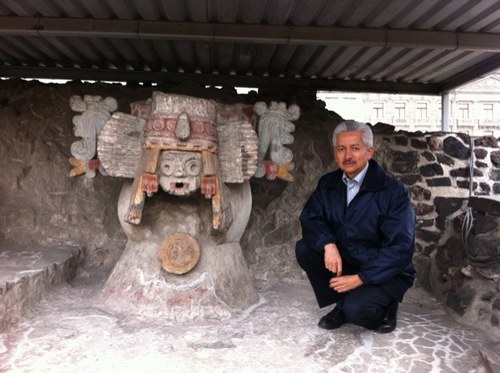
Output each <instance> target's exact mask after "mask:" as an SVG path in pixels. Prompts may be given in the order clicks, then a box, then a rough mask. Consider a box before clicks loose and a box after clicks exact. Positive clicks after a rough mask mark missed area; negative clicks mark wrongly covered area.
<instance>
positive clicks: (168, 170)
mask: <svg viewBox="0 0 500 373" xmlns="http://www.w3.org/2000/svg"><path fill="white" fill-rule="evenodd" d="M172 172H174V167H173V166H172V164H171V163H170V162H163V163H162V165H161V173H162V174H164V175H172Z"/></svg>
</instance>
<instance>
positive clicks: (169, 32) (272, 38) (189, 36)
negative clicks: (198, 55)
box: [0, 17, 500, 52]
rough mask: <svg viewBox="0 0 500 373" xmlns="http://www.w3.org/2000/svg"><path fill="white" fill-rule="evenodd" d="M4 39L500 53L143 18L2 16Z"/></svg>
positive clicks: (395, 37) (422, 40) (358, 31)
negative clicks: (98, 39) (96, 39)
mask: <svg viewBox="0 0 500 373" xmlns="http://www.w3.org/2000/svg"><path fill="white" fill-rule="evenodd" d="M0 35H24V36H28V35H32V36H36V35H40V36H44V35H45V36H56V37H59V36H61V37H63V36H77V37H108V38H110V37H116V38H138V39H165V40H188V41H215V42H234V43H262V44H294V45H340V44H348V45H358V46H379V47H401V48H406V47H412V48H432V49H445V50H481V51H491V52H500V43H498V40H499V38H500V34H498V33H497V34H492V33H467V32H452V31H424V30H400V29H369V28H340V27H318V26H288V25H285V26H272V25H260V24H259V25H257V24H252V25H248V24H215V23H193V22H164V21H145V20H115V19H83V18H42V17H0Z"/></svg>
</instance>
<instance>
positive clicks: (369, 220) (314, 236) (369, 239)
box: [300, 160, 415, 286]
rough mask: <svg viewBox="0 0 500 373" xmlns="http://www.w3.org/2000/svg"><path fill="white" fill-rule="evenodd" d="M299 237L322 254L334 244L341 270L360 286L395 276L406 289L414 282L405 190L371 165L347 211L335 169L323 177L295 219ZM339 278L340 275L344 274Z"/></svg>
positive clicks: (412, 236)
mask: <svg viewBox="0 0 500 373" xmlns="http://www.w3.org/2000/svg"><path fill="white" fill-rule="evenodd" d="M300 223H301V225H302V238H303V239H304V240H305V242H306V243H307V244H308V245H309V246H310V247H312V248H314V249H316V250H320V251H323V250H324V246H325V245H326V244H327V243H335V244H336V245H337V247H338V249H339V251H340V255H341V257H342V262H343V267H344V268H345V269H348V268H349V272H351V273H352V274H355V273H357V274H358V275H359V277H360V278H361V280H362V281H363V283H364V284H380V283H383V282H386V281H389V280H391V279H393V278H395V277H400V278H401V279H402V280H404V282H405V283H407V284H408V286H411V284H412V283H413V279H414V278H415V270H414V269H413V265H412V257H413V251H414V247H415V214H414V212H413V208H412V206H411V203H410V197H409V192H408V188H407V187H406V186H405V185H404V184H403V183H402V182H401V181H399V180H397V179H395V178H393V177H391V176H389V175H388V174H386V173H385V171H384V170H383V169H382V168H381V167H380V166H379V165H378V163H377V162H375V161H374V160H370V161H369V166H368V170H367V172H366V175H365V178H364V180H363V183H362V184H361V187H360V189H359V192H358V194H357V195H356V196H355V197H354V199H353V200H352V201H351V203H350V204H349V206H347V201H346V186H345V184H344V182H343V181H342V171H341V170H340V169H338V170H336V171H334V172H332V173H329V174H327V175H325V176H323V177H322V178H321V179H320V180H319V182H318V186H317V188H316V190H315V191H314V192H313V194H312V195H311V196H310V197H309V200H308V201H307V203H306V205H305V207H304V210H303V211H302V214H301V216H300ZM344 273H345V274H348V272H347V273H346V271H345V270H344Z"/></svg>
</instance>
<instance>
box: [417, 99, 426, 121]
mask: <svg viewBox="0 0 500 373" xmlns="http://www.w3.org/2000/svg"><path fill="white" fill-rule="evenodd" d="M417 119H427V102H417Z"/></svg>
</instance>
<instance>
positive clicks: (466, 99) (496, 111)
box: [318, 71, 500, 137]
mask: <svg viewBox="0 0 500 373" xmlns="http://www.w3.org/2000/svg"><path fill="white" fill-rule="evenodd" d="M318 98H319V99H321V100H323V101H325V103H326V107H327V109H328V110H332V111H335V112H336V113H337V114H339V115H340V116H342V117H343V118H344V119H356V120H360V121H364V122H369V123H372V124H375V123H377V122H383V123H388V124H391V125H393V126H395V127H396V128H397V129H401V130H406V131H412V132H413V131H440V130H441V128H442V127H441V102H442V101H441V96H429V95H403V94H380V93H352V92H318ZM449 100H450V121H449V122H450V123H449V124H450V131H452V132H464V133H468V134H470V135H472V136H487V135H493V136H495V137H500V126H499V124H500V71H497V72H496V73H495V74H491V75H488V76H485V77H483V78H481V79H479V80H476V81H474V82H472V83H469V84H466V85H464V86H462V87H460V88H457V89H455V90H453V91H450V92H449Z"/></svg>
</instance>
